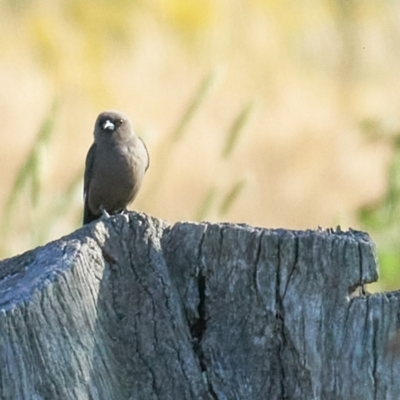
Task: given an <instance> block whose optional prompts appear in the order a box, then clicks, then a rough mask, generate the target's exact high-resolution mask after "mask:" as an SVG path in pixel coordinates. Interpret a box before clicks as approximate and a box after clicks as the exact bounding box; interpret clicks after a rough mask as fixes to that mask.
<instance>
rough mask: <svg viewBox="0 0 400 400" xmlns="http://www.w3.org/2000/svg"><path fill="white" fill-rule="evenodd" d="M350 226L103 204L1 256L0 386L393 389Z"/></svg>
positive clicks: (393, 311) (169, 390) (37, 389)
mask: <svg viewBox="0 0 400 400" xmlns="http://www.w3.org/2000/svg"><path fill="white" fill-rule="evenodd" d="M376 279H377V266H376V260H375V255H374V246H373V244H372V242H371V241H370V239H369V237H368V235H367V234H365V233H362V232H357V231H353V230H350V231H348V232H342V231H341V230H331V229H328V230H321V229H319V230H316V231H288V230H283V229H278V230H268V229H260V228H254V227H251V226H247V225H233V224H211V223H201V224H196V223H177V224H175V225H173V226H171V225H169V224H167V223H166V222H164V221H161V220H158V219H155V218H151V217H149V216H146V215H144V214H137V213H130V214H129V215H118V216H114V217H111V218H108V219H102V220H100V221H97V222H95V223H92V224H89V225H86V226H84V227H83V228H81V229H79V230H78V231H76V232H74V233H72V234H71V235H69V236H67V237H64V238H62V239H60V240H58V241H55V242H52V243H49V244H47V245H46V246H44V247H40V248H37V249H35V250H32V251H29V252H27V253H25V254H23V255H21V256H17V257H14V258H11V259H8V260H4V261H2V262H1V263H0V311H1V312H0V357H1V362H0V385H1V386H0V396H1V399H32V400H33V399H35V400H38V399H43V400H48V399H63V400H69V399H71V400H72V399H73V400H76V399H79V400H81V399H82V400H83V399H84V400H86V399H88V400H89V399H91V400H94V399H101V400H109V399H115V400H124V399H139V400H147V399H171V400H180V399H211V400H215V399H219V400H222V399H224V400H225V399H226V400H230V399H244V400H249V399H272V400H273V399H296V400H297V399H306V400H308V399H352V400H356V399H360V400H368V399H371V400H372V399H379V400H384V399H393V400H396V399H399V398H400V357H397V356H396V355H395V354H393V352H391V351H388V350H387V349H388V343H389V342H390V340H391V338H392V337H393V336H394V335H395V333H396V331H397V329H398V328H399V311H400V307H399V293H397V292H395V293H385V294H373V295H371V294H365V293H364V292H363V289H362V288H363V285H364V284H366V283H369V282H373V281H375V280H376Z"/></svg>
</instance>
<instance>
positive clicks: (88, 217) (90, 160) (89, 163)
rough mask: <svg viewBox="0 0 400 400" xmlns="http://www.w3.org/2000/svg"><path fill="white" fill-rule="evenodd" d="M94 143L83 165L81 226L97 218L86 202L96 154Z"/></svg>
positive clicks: (87, 201)
mask: <svg viewBox="0 0 400 400" xmlns="http://www.w3.org/2000/svg"><path fill="white" fill-rule="evenodd" d="M96 147H97V145H96V143H93V144H92V146H91V147H90V149H89V151H88V153H87V156H86V164H85V175H84V179H83V198H84V206H83V224H84V225H85V224H87V223H89V222H91V221H93V220H94V219H96V218H97V217H96V216H95V215H94V214H93V213H92V212H91V211H90V208H89V200H88V193H89V185H90V181H91V180H92V176H93V164H94V159H95V154H96Z"/></svg>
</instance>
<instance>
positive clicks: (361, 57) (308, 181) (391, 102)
mask: <svg viewBox="0 0 400 400" xmlns="http://www.w3.org/2000/svg"><path fill="white" fill-rule="evenodd" d="M71 3H75V2H71ZM87 3H91V7H94V8H93V10H97V8H96V7H97V6H94V4H95V3H94V2H87ZM167 3H168V4H167ZM189 3H190V4H189V5H187V6H185V7H186V8H183V9H180V7H181V6H182V4H183V2H181V1H177V0H176V1H170V2H161V1H156V0H154V1H152V2H149V3H148V4H146V5H145V4H144V3H143V4H142V5H141V6H137V7H136V6H135V7H132V8H130V7H128V8H126V10H125V13H126V14H128V17H127V16H126V15H120V14H118V15H116V16H115V18H117V19H118V18H120V19H121V20H123V24H125V25H123V26H126V29H125V30H123V31H122V33H120V35H119V36H118V34H117V33H118V32H117V33H115V31H114V29H115V26H119V25H118V24H117V25H115V19H114V18H113V19H111V20H110V21H109V22H110V26H107V27H105V28H104V29H109V30H108V32H109V33H110V34H109V35H104V37H102V38H100V39H98V37H97V36H96V35H95V31H96V30H95V28H96V26H97V27H98V25H96V23H95V22H96V18H99V19H98V23H103V24H104V23H105V22H104V21H107V18H106V19H104V15H107V14H104V10H103V11H102V12H101V13H99V14H98V15H97V13H94V15H93V19H94V21H92V23H91V24H90V27H91V28H90V30H88V29H89V28H88V25H87V23H88V22H87V21H88V19H87V18H88V17H87V14H86V13H87V12H88V11H90V10H84V9H81V8H79V7H78V8H74V9H73V10H74V13H75V14H74V13H72V14H71V13H69V11H70V10H66V9H65V7H68V6H63V4H66V3H62V2H56V3H54V2H50V1H48V2H42V5H41V6H40V7H39V6H38V7H36V6H35V5H34V3H32V4H31V5H30V6H29V8H30V10H28V11H29V12H28V11H26V12H21V11H12V10H9V9H7V8H6V6H5V5H2V8H3V10H2V11H3V13H2V15H3V16H2V21H0V22H3V23H0V34H1V37H3V42H2V43H1V44H0V50H1V51H2V53H1V54H2V56H1V58H0V92H1V93H2V95H1V96H0V115H1V120H2V131H1V135H0V148H1V149H2V150H1V160H2V162H1V165H2V185H1V187H0V207H1V208H0V209H1V210H5V208H4V207H5V204H6V201H7V198H8V196H9V194H10V191H11V188H12V185H13V182H14V180H15V177H16V176H17V173H18V171H19V169H20V167H21V165H23V163H24V161H25V160H26V157H27V154H28V152H29V149H30V148H31V146H32V143H33V141H34V140H35V135H36V133H37V131H38V129H39V127H40V125H41V123H42V122H43V120H44V119H45V118H46V115H48V114H47V113H48V110H49V108H50V105H51V103H52V102H53V100H54V99H55V98H56V99H58V100H59V109H58V112H57V114H56V117H55V118H56V119H55V127H54V136H53V137H52V140H51V143H49V145H48V146H47V149H46V156H45V159H47V161H46V164H45V168H44V171H43V173H42V175H41V176H40V179H41V194H40V196H41V197H40V199H39V200H40V201H39V205H38V206H37V207H32V205H31V202H30V200H29V198H28V197H27V194H26V193H25V192H23V191H22V192H21V193H20V199H19V200H18V203H17V207H18V208H17V211H16V212H15V214H14V215H13V217H12V218H13V221H15V223H14V224H12V226H10V227H9V228H7V232H6V233H7V234H6V236H5V239H4V240H5V242H6V246H5V247H4V249H3V253H2V256H8V255H11V254H14V253H17V252H21V251H24V250H26V249H28V248H30V247H33V246H35V245H37V244H43V243H45V242H46V241H48V240H50V239H54V238H57V237H59V236H61V235H63V234H67V233H68V232H70V231H71V230H73V229H75V228H76V227H78V226H79V221H80V213H81V207H82V199H81V188H80V187H79V183H77V182H78V181H77V180H76V179H77V176H79V174H81V173H82V168H83V165H84V159H85V155H86V152H87V149H88V148H89V146H90V143H91V141H92V129H93V123H94V120H95V118H96V116H97V114H98V113H99V112H100V111H102V110H103V109H106V108H113V109H121V110H123V111H124V112H126V113H127V114H129V115H131V117H132V119H133V121H134V124H135V126H136V127H137V129H138V131H140V133H141V136H142V137H144V139H145V141H146V143H147V144H148V147H149V150H150V155H151V161H152V162H151V168H150V170H149V171H148V175H147V177H146V180H145V182H144V185H143V187H142V190H141V193H140V194H139V196H138V198H137V201H136V202H135V203H134V205H133V208H134V209H138V210H142V211H145V212H147V213H150V214H152V215H155V216H157V217H160V218H164V219H168V220H170V221H172V222H173V221H178V220H185V219H197V218H200V219H208V220H213V221H221V220H224V221H236V222H247V223H249V224H254V225H257V226H265V227H284V228H316V227H317V226H325V227H328V226H332V225H336V224H341V225H343V226H344V227H347V226H352V227H355V228H357V221H356V218H355V211H356V210H357V209H358V208H359V207H360V206H361V205H363V204H366V203H369V202H372V201H373V200H376V199H378V198H379V197H380V196H381V195H382V194H383V192H384V190H385V182H386V180H385V171H386V170H385V169H386V166H387V163H388V160H389V156H390V152H389V148H388V147H387V146H386V145H378V144H376V143H375V144H370V143H368V142H366V141H365V140H364V139H363V137H362V132H361V130H360V126H359V123H360V121H361V120H362V119H364V118H367V117H371V116H373V117H374V118H378V119H380V120H386V119H392V120H394V121H395V123H397V124H398V121H399V119H398V113H399V109H400V90H399V88H398V86H399V82H400V80H399V76H398V75H399V72H398V68H394V65H396V67H397V66H398V64H399V60H398V59H399V57H400V54H399V52H398V51H396V50H395V49H396V48H399V47H398V44H399V40H400V34H399V32H398V27H397V24H396V20H395V18H393V17H392V16H393V15H397V14H398V13H399V11H400V6H397V5H396V4H395V3H393V2H392V3H385V6H383V5H382V4H381V3H380V2H369V4H370V6H369V7H368V9H367V8H366V7H365V6H363V5H360V4H359V3H355V2H351V4H352V7H354V10H353V12H355V13H356V19H355V20H354V22H353V23H352V22H349V21H348V20H347V19H346V18H345V17H343V15H341V14H340V13H338V12H337V9H336V8H335V7H336V4H337V2H335V1H333V0H332V1H328V0H326V1H324V2H321V1H319V2H318V4H319V5H318V7H313V4H314V3H315V4H314V5H315V6H316V3H317V2H311V4H309V3H308V2H307V4H309V5H308V6H307V5H305V4H304V5H302V4H303V3H298V2H295V1H289V0H287V1H285V7H289V8H291V7H294V5H295V4H296V5H297V6H296V7H297V11H298V12H297V14H296V13H290V15H291V17H290V18H289V15H288V13H287V11H285V10H287V9H286V8H284V9H282V7H283V6H282V4H281V2H278V1H275V2H274V1H261V0H260V1H250V0H249V1H239V0H236V1H229V2H228V1H227V0H225V1H221V2H207V7H206V12H205V14H204V15H203V14H201V15H200V17H198V18H197V19H196V18H194V17H193V15H196V13H195V12H194V11H196V10H197V11H198V10H199V9H201V7H200V6H201V4H200V3H201V2H196V1H194V0H192V1H190V2H189ZM216 3H217V4H216ZM300 4H301V5H300ZM71 7H72V6H71ZM74 7H75V6H74ZM82 7H83V6H82ZM99 7H100V6H99ZM103 7H106V6H105V5H104V6H103ZM199 7H200V8H199ZM311 9H312V10H313V12H312V13H310V10H311ZM185 10H186V11H185ZM178 11H179V12H178ZM80 12H82V13H83V14H82V15H81V14H79V13H80ZM110 12H112V10H111V11H110ZM185 12H186V13H187V16H186V17H187V19H185V18H186V17H185ZM74 15H75V17H74ZM85 16H86V17H85ZM74 18H75V20H74ZM193 18H194V19H193ZM89 19H90V18H89ZM40 21H42V22H43V23H41V22H40ZM102 21H103V22H102ZM383 21H384V23H383ZM343 24H345V26H347V27H349V26H350V28H351V30H350V32H351V35H352V36H351V37H350V38H349V37H347V36H346V33H344V32H345V31H346V30H345V29H344V30H343ZM6 32H7V34H6ZM113 34H114V35H116V36H115V37H114V39H113ZM347 34H348V33H347ZM6 37H7V40H5V38H6ZM113 40H114V41H113ZM346 40H352V43H353V47H351V48H350V49H349V48H348V47H346ZM348 52H351V54H348ZM349 60H350V64H348V63H349ZM351 60H352V61H351ZM346 65H347V69H348V74H346ZM214 72H215V74H216V75H215V81H214V82H213V83H212V84H210V86H209V87H208V88H207V90H206V93H205V94H204V96H203V98H202V99H201V101H200V102H199V104H195V107H194V109H193V110H192V111H193V113H192V114H191V115H190V118H189V119H188V120H187V121H186V122H185V121H184V124H183V128H182V130H181V131H180V133H179V134H176V136H175V137H174V132H175V133H176V131H177V130H179V126H180V124H181V123H182V120H183V119H184V115H185V112H186V111H187V110H188V107H189V106H190V104H191V101H192V100H193V97H195V96H196V93H198V92H197V91H198V90H199V85H200V84H201V82H202V80H203V79H205V77H207V76H209V74H214ZM213 76H214V75H213ZM250 103H251V104H253V105H254V106H253V107H254V109H253V111H252V112H251V113H250V114H249V116H248V118H247V119H246V121H245V124H243V127H241V128H243V129H242V130H241V131H240V134H238V135H237V137H235V134H234V133H232V132H233V129H234V128H232V126H234V121H235V120H236V119H237V118H238V116H239V115H240V114H241V113H242V112H243V110H245V109H246V107H247V105H248V104H250ZM176 138H177V139H178V140H176ZM232 138H233V139H232ZM230 140H231V142H230ZM229 143H231V144H232V146H231V147H230V144H229ZM227 149H228V150H227ZM224 154H225V156H224ZM67 188H69V189H67ZM67 192H68V196H67V197H65V196H66V193H67ZM63 198H64V199H65V198H66V199H68V202H67V204H64V203H65V202H64V203H62V202H60V199H63ZM50 209H51V210H52V214H50V215H52V219H51V220H48V219H46V218H44V216H45V215H46V214H48V211H49V210H50ZM1 218H2V221H3V223H4V221H6V218H7V215H5V214H4V211H3V215H1Z"/></svg>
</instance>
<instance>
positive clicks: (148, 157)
mask: <svg viewBox="0 0 400 400" xmlns="http://www.w3.org/2000/svg"><path fill="white" fill-rule="evenodd" d="M139 139H140V141H141V142H142V143H143V146H144V149H145V150H146V153H147V165H146V168H145V169H144V172H146V171H147V170H148V169H149V166H150V155H149V151H148V150H147V147H146V144H145V143H144V142H143V139H142V138H139Z"/></svg>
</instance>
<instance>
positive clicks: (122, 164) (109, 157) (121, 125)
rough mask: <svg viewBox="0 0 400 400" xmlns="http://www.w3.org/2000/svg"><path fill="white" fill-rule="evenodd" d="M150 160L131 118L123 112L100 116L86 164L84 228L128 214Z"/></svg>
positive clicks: (107, 113) (112, 112)
mask: <svg viewBox="0 0 400 400" xmlns="http://www.w3.org/2000/svg"><path fill="white" fill-rule="evenodd" d="M149 164H150V157H149V153H148V151H147V147H146V145H145V144H144V142H143V140H142V139H141V138H139V137H138V136H136V134H135V132H134V129H133V126H132V123H131V121H130V119H129V118H128V117H127V116H126V115H125V114H124V113H122V112H119V111H113V110H109V111H104V112H102V113H100V114H99V116H98V117H97V119H96V123H95V126H94V142H93V144H92V145H91V147H90V149H89V151H88V153H87V156H86V163H85V173H84V184H83V196H84V209H83V225H85V224H88V223H89V222H92V221H94V220H96V219H98V218H100V217H101V216H105V217H107V216H110V215H112V214H117V213H121V212H124V211H126V207H127V206H128V205H129V204H130V203H132V202H133V200H134V199H135V197H136V195H137V193H138V191H139V189H140V186H141V184H142V181H143V178H144V175H145V172H146V171H147V169H148V168H149Z"/></svg>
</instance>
